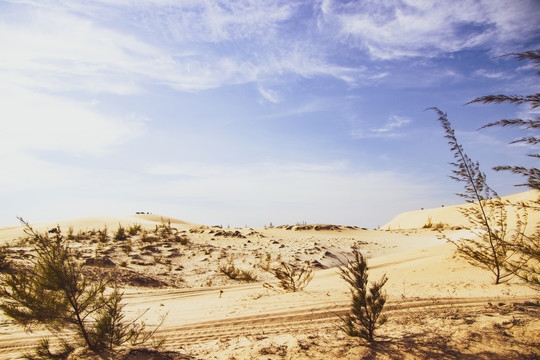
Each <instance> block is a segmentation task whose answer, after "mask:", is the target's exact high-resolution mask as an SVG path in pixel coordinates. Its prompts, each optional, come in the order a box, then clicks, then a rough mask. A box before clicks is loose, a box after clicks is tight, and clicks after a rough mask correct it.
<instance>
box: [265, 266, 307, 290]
mask: <svg viewBox="0 0 540 360" xmlns="http://www.w3.org/2000/svg"><path fill="white" fill-rule="evenodd" d="M270 272H271V273H272V274H273V275H274V276H275V277H276V279H278V280H279V287H280V288H282V289H283V290H285V291H291V292H296V291H300V290H302V289H304V288H305V287H306V286H307V285H308V284H309V283H310V281H311V280H312V279H313V269H311V267H309V266H299V265H292V264H287V263H286V262H284V261H282V262H281V263H280V266H279V267H275V268H272V269H271V270H270ZM265 286H266V287H269V288H273V286H272V285H270V284H265Z"/></svg>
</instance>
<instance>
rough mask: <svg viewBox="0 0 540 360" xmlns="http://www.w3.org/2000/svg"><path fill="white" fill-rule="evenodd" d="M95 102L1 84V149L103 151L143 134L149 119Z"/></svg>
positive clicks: (9, 150) (19, 150)
mask: <svg viewBox="0 0 540 360" xmlns="http://www.w3.org/2000/svg"><path fill="white" fill-rule="evenodd" d="M94 106H95V105H93V104H92V102H89V103H83V102H78V101H73V100H68V99H65V98H62V97H58V96H52V95H45V94H40V93H37V92H33V91H29V90H25V89H17V88H15V87H6V86H0V111H1V114H2V118H3V119H4V120H3V121H2V122H1V123H0V149H2V151H4V152H7V153H14V152H24V151H26V150H39V151H43V150H47V151H63V152H69V153H71V154H77V155H103V154H105V153H107V152H108V151H110V150H111V149H113V148H114V147H116V146H118V145H120V144H123V143H125V142H127V141H130V140H132V139H134V138H135V137H137V136H140V135H141V134H142V131H143V128H144V124H145V122H146V119H141V118H137V117H134V118H133V117H130V118H118V117H112V116H108V115H103V114H101V113H99V112H98V111H96V110H95V109H94Z"/></svg>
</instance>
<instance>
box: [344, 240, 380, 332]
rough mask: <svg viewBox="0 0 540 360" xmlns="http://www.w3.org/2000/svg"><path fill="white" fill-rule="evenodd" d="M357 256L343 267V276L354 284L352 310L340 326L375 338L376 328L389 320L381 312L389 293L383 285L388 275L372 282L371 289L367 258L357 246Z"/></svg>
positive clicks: (351, 284)
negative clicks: (383, 288)
mask: <svg viewBox="0 0 540 360" xmlns="http://www.w3.org/2000/svg"><path fill="white" fill-rule="evenodd" d="M353 255H354V259H353V260H352V261H350V262H349V263H348V264H347V265H346V266H345V267H343V268H341V278H342V279H343V280H345V281H346V282H348V283H349V285H350V287H351V296H352V304H351V314H348V315H346V316H345V317H343V318H341V320H342V321H343V325H341V326H340V329H341V330H342V331H343V332H345V333H346V334H347V335H349V336H353V337H360V338H362V339H366V340H368V341H370V342H371V341H373V338H374V334H375V330H376V329H377V328H378V327H379V326H381V325H383V324H384V323H385V322H386V317H384V316H381V312H382V310H383V307H384V304H385V303H386V295H385V294H383V292H382V287H383V286H384V284H386V281H388V278H387V277H386V275H384V276H383V277H382V278H381V279H380V280H379V281H378V282H375V283H371V286H370V287H369V289H368V270H369V268H368V266H367V262H366V260H365V259H364V257H363V256H362V254H361V253H360V252H359V251H358V249H357V248H353Z"/></svg>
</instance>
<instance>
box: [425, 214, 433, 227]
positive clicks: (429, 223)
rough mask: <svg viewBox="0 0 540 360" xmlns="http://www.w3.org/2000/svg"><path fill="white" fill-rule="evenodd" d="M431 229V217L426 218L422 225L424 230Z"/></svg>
mask: <svg viewBox="0 0 540 360" xmlns="http://www.w3.org/2000/svg"><path fill="white" fill-rule="evenodd" d="M432 227H433V222H432V219H431V216H428V219H427V222H426V223H425V224H424V226H423V228H424V229H431V228H432Z"/></svg>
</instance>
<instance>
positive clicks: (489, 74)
mask: <svg viewBox="0 0 540 360" xmlns="http://www.w3.org/2000/svg"><path fill="white" fill-rule="evenodd" d="M473 75H474V76H478V77H485V78H488V79H507V78H508V77H509V75H508V74H505V73H502V72H494V71H489V70H486V69H478V70H476V71H475V72H474V73H473Z"/></svg>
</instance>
